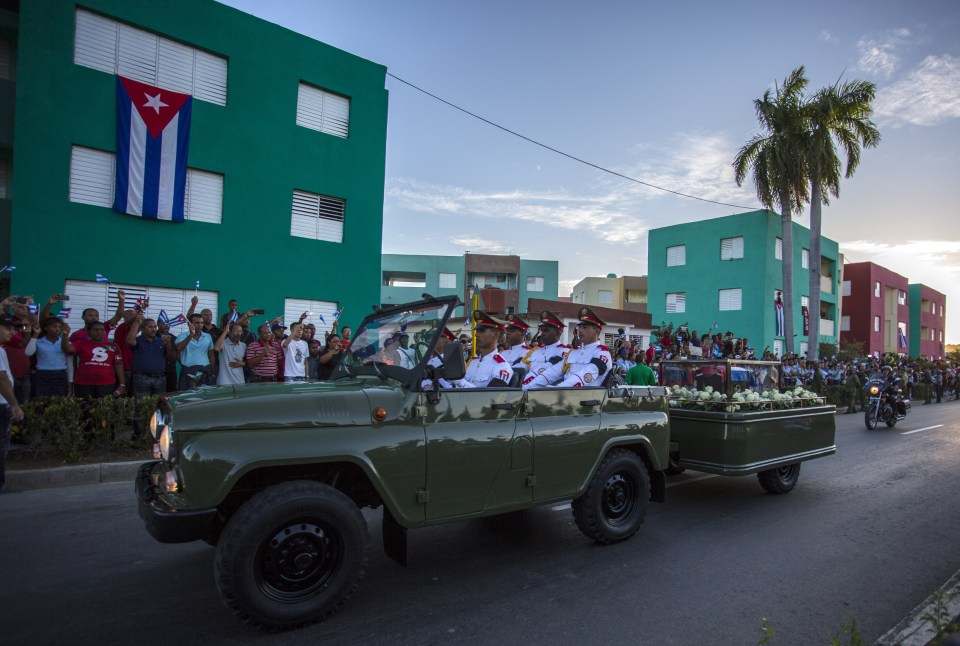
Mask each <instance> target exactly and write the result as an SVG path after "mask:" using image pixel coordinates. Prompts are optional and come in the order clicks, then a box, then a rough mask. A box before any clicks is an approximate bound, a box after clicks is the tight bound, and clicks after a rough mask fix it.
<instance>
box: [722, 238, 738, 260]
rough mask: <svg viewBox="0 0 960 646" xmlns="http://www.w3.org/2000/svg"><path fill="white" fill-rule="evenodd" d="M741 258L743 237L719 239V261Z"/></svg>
mask: <svg viewBox="0 0 960 646" xmlns="http://www.w3.org/2000/svg"><path fill="white" fill-rule="evenodd" d="M742 258H743V236H736V237H734V238H721V239H720V260H740V259H742Z"/></svg>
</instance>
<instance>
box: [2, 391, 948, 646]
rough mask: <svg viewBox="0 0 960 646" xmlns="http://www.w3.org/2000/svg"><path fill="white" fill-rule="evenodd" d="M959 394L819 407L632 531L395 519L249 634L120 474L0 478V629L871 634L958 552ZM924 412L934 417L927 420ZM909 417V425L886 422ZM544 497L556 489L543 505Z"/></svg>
mask: <svg viewBox="0 0 960 646" xmlns="http://www.w3.org/2000/svg"><path fill="white" fill-rule="evenodd" d="M958 417H960V402H950V403H944V404H940V405H930V406H919V407H916V408H914V410H913V412H912V413H911V415H910V417H909V419H908V420H906V421H905V422H902V423H901V425H899V426H897V428H895V429H894V430H892V431H890V430H882V431H874V432H867V431H866V430H864V428H863V422H862V417H860V416H853V415H847V416H843V415H841V416H838V417H837V423H838V433H837V445H838V447H839V450H838V453H837V455H835V456H832V457H829V458H824V459H820V460H815V461H812V462H808V463H805V464H804V465H803V470H802V473H801V477H800V483H799V484H798V485H797V488H796V489H795V490H794V491H793V492H791V493H790V494H788V495H786V496H773V495H769V494H765V493H764V492H763V491H762V489H761V488H760V486H759V484H758V483H757V481H756V478H755V477H746V478H722V477H712V476H704V475H703V474H698V473H692V472H687V473H685V474H682V475H680V476H675V477H673V478H671V479H670V488H669V490H668V502H667V503H666V504H664V505H654V506H652V511H651V513H650V515H649V516H648V518H647V522H646V524H645V525H644V527H643V529H642V530H641V532H640V533H639V534H638V535H637V536H636V537H634V538H633V539H632V540H630V541H627V542H626V543H622V544H619V545H614V546H611V547H599V546H596V545H594V544H592V543H591V542H590V541H588V540H587V539H585V538H584V537H583V536H582V535H581V534H580V533H579V532H578V531H577V529H576V526H575V525H574V524H573V520H572V517H571V515H570V511H569V509H566V508H550V507H546V508H540V509H536V510H532V511H528V512H524V513H520V514H511V515H508V516H504V517H499V518H495V519H487V520H483V521H471V522H467V523H460V524H455V525H450V526H445V527H437V528H429V529H422V530H417V531H414V532H411V535H410V545H411V549H410V560H411V565H410V566H408V567H407V568H401V567H399V566H397V565H396V564H394V563H393V562H392V561H389V560H388V559H387V558H386V557H384V556H383V555H382V553H381V552H380V540H379V537H378V536H379V512H370V513H367V514H366V516H367V518H368V521H369V522H370V526H371V527H370V528H371V535H372V536H373V544H372V546H371V559H370V568H369V570H368V573H367V578H366V581H365V582H364V585H363V586H362V587H361V590H360V592H359V593H358V594H357V596H356V597H355V598H354V599H353V600H352V602H351V603H350V604H349V605H348V606H347V607H346V608H345V609H344V610H343V611H341V613H339V614H338V615H336V616H335V617H333V618H331V619H330V620H328V621H327V622H325V623H323V624H319V625H317V626H312V627H309V628H306V629H303V630H299V631H294V632H290V633H285V634H281V635H271V636H268V635H260V634H258V633H255V632H252V631H250V630H248V629H246V628H244V627H243V626H241V625H240V624H239V623H238V622H237V621H235V620H234V619H233V617H232V615H231V614H230V613H229V612H228V611H227V610H226V608H225V607H224V606H223V604H222V603H221V602H220V600H219V597H218V595H217V591H216V588H215V585H214V582H213V576H212V558H213V550H212V549H211V548H209V547H207V546H206V545H204V544H201V543H196V544H185V545H161V544H159V543H156V542H154V541H153V539H151V538H150V537H149V535H147V533H146V532H145V530H144V529H143V527H142V524H141V523H140V521H139V518H138V516H137V513H136V508H135V500H134V496H133V491H132V486H131V485H130V484H126V483H124V484H103V485H92V486H86V487H76V488H73V489H57V490H45V491H27V492H24V493H20V494H9V495H7V494H5V495H3V496H0V519H2V520H0V608H2V611H0V641H2V642H3V643H4V644H5V645H14V644H53V643H71V644H87V643H90V644H93V643H97V644H129V643H137V644H154V643H156V644H159V643H173V644H177V643H179V644H191V643H204V644H217V643H238V642H241V643H245V642H256V643H270V644H315V643H318V642H321V641H323V642H331V643H350V644H356V643H390V644H392V643H401V644H421V643H440V644H443V643H473V644H489V643H497V644H519V643H523V644H577V645H578V646H579V645H582V644H600V643H633V644H658V645H659V644H703V643H710V644H755V643H756V641H757V639H758V638H759V637H760V624H761V618H762V617H767V618H768V623H769V624H770V625H771V626H773V627H774V629H775V630H776V636H775V638H774V641H773V643H774V644H781V645H783V644H803V645H809V644H828V643H829V642H830V634H831V633H832V632H834V631H836V630H837V629H838V628H840V626H841V625H843V624H844V623H845V622H846V621H847V620H848V619H849V618H850V617H854V618H856V619H857V621H858V622H859V623H860V625H861V629H862V632H863V635H864V638H865V639H866V640H868V642H869V641H873V640H874V639H876V638H877V637H878V636H879V635H881V634H882V633H883V632H885V631H886V630H887V629H888V628H890V627H892V626H893V625H894V624H896V623H897V622H898V621H899V620H900V619H901V618H902V617H903V616H904V615H905V614H907V613H908V612H909V611H910V610H911V609H912V608H913V607H914V606H915V605H916V604H918V603H919V602H920V601H922V600H923V599H924V598H925V597H926V596H927V595H928V594H929V593H930V592H931V591H932V590H934V589H935V588H937V587H938V586H939V585H941V584H942V583H943V582H945V581H946V580H947V579H948V578H950V576H951V575H952V574H953V573H954V572H956V571H957V570H958V569H960V540H958V536H960V493H958V492H960V422H958V421H957V420H958ZM929 427H936V428H929ZM925 428H926V429H928V430H923V431H920V432H916V433H910V434H904V432H906V431H910V430H916V429H925ZM558 507H560V506H558Z"/></svg>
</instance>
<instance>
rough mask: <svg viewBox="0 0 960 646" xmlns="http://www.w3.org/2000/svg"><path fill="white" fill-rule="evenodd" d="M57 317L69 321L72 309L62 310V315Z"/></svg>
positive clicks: (65, 308)
mask: <svg viewBox="0 0 960 646" xmlns="http://www.w3.org/2000/svg"><path fill="white" fill-rule="evenodd" d="M57 316H59V317H60V318H62V319H63V320H67V319H68V318H70V308H69V307H64V308H63V309H61V310H60V313H59V314H58V315H57Z"/></svg>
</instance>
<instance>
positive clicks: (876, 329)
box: [873, 316, 880, 332]
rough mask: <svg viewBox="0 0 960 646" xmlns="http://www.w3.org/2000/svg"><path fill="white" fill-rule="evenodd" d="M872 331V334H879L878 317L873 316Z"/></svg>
mask: <svg viewBox="0 0 960 646" xmlns="http://www.w3.org/2000/svg"><path fill="white" fill-rule="evenodd" d="M873 331H874V332H879V331H880V317H879V316H874V317H873Z"/></svg>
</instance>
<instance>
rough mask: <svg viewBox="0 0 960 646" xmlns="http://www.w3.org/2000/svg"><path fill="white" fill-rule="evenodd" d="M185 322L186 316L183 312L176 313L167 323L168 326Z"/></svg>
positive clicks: (176, 325) (175, 325)
mask: <svg viewBox="0 0 960 646" xmlns="http://www.w3.org/2000/svg"><path fill="white" fill-rule="evenodd" d="M186 322H187V317H186V316H184V315H183V312H181V313H180V314H177V315H176V316H175V317H174V318H172V319H170V320H169V321H168V322H167V324H168V325H169V326H170V327H178V326H180V325H183V324H184V323H186Z"/></svg>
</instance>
